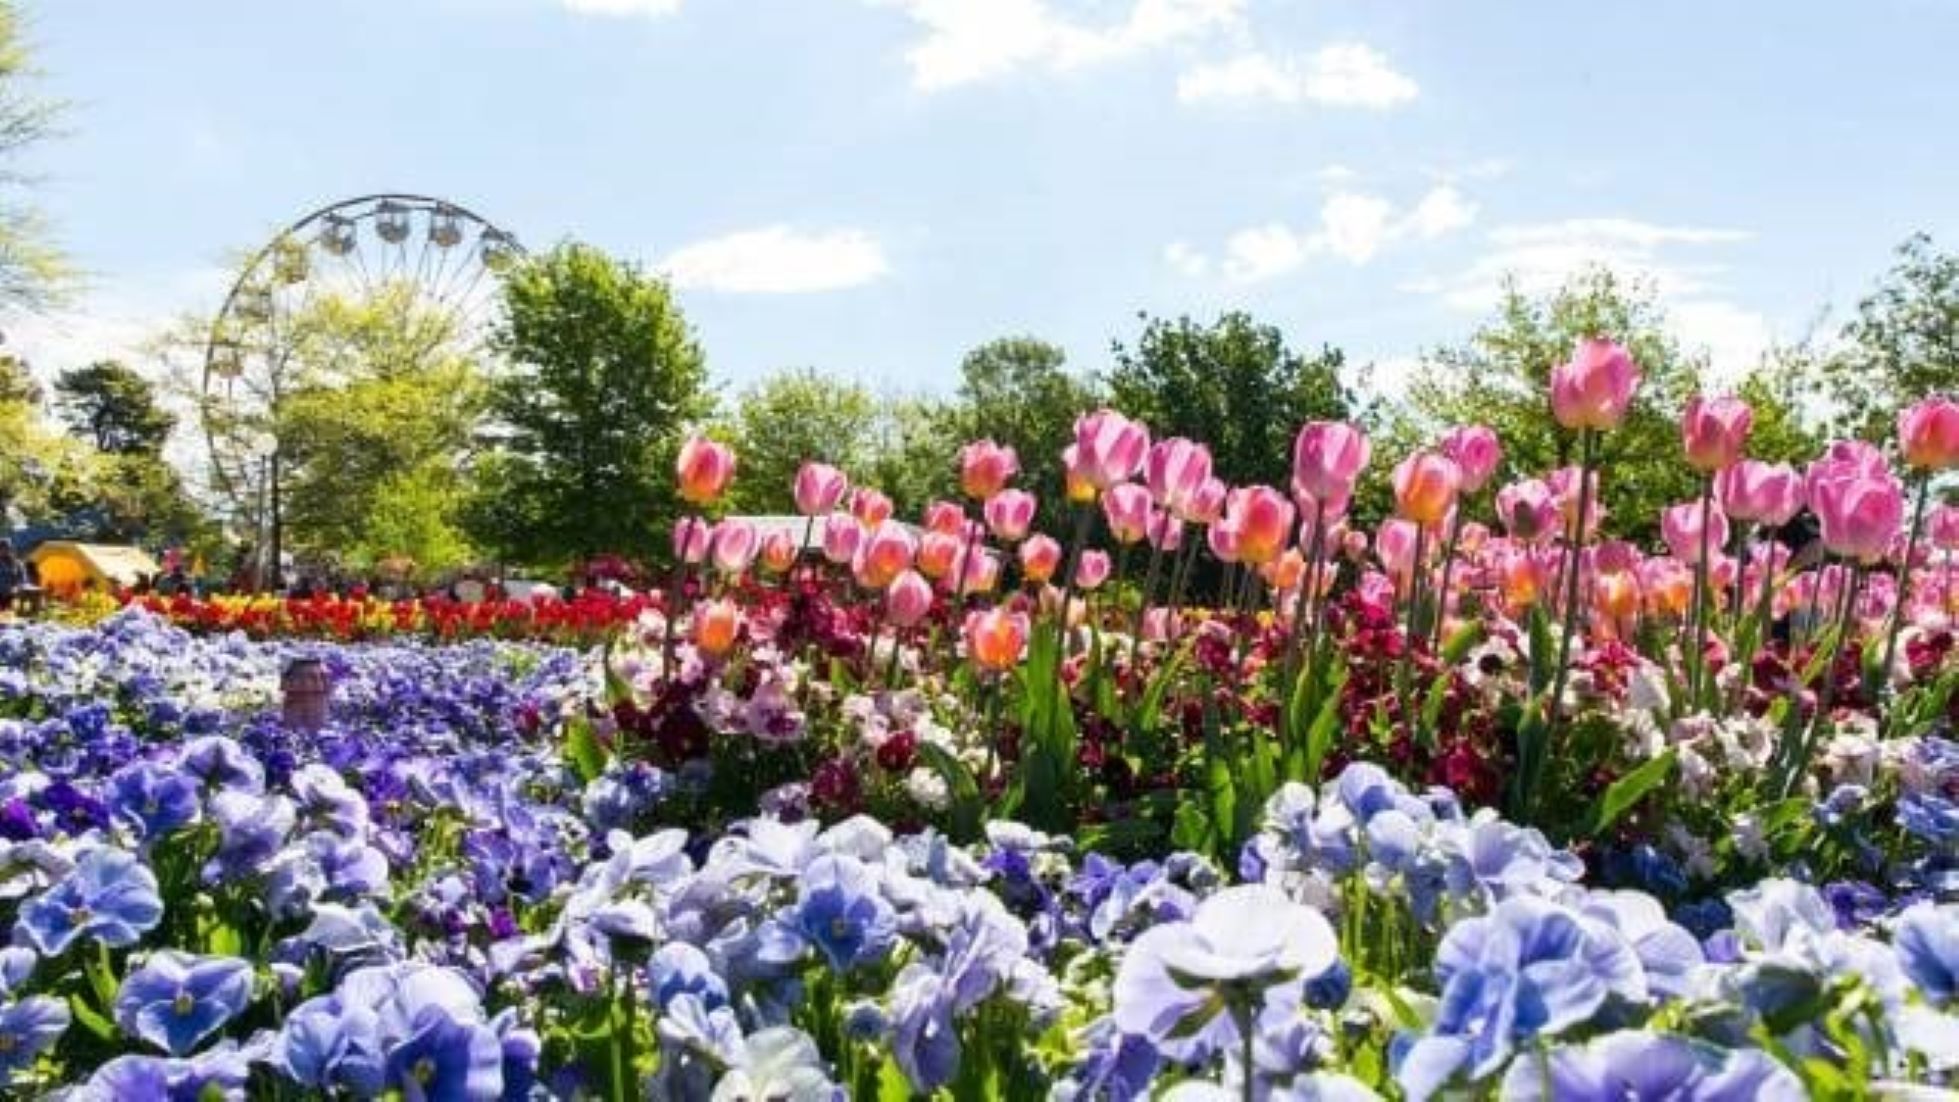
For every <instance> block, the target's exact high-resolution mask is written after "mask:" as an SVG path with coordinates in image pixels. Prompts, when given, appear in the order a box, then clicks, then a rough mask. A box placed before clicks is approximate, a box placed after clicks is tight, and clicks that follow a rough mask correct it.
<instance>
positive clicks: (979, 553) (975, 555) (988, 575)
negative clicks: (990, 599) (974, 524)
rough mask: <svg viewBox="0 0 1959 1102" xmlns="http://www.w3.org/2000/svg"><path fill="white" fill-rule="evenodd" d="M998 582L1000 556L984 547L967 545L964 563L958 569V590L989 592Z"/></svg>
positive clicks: (961, 591)
mask: <svg viewBox="0 0 1959 1102" xmlns="http://www.w3.org/2000/svg"><path fill="white" fill-rule="evenodd" d="M999 584H1000V557H999V556H998V555H995V554H994V553H993V552H991V551H988V550H987V549H986V548H984V547H979V546H976V545H975V546H969V547H967V548H966V564H965V566H964V567H963V568H961V570H960V571H959V592H960V593H961V594H971V593H991V592H993V588H994V587H995V586H997V585H999Z"/></svg>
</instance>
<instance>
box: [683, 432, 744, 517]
mask: <svg viewBox="0 0 1959 1102" xmlns="http://www.w3.org/2000/svg"><path fill="white" fill-rule="evenodd" d="M674 475H675V477H676V479H677V481H678V482H679V485H680V496H681V497H682V498H683V499H685V500H686V501H688V502H690V503H692V504H694V505H712V504H713V503H714V502H715V500H716V499H718V498H720V496H721V494H722V492H723V491H725V490H726V489H727V488H728V483H730V482H732V481H734V477H735V452H734V449H732V448H730V447H728V445H726V444H721V443H717V442H715V441H713V440H709V439H708V438H707V437H705V436H692V437H689V438H688V439H687V442H686V443H685V444H682V445H681V446H680V455H679V456H678V457H677V458H676V459H675V460H674Z"/></svg>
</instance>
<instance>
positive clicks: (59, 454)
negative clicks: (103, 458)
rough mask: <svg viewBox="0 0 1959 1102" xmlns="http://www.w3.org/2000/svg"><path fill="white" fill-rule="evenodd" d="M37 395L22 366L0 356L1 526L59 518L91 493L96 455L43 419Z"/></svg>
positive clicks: (96, 471)
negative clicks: (10, 520) (15, 521)
mask: <svg viewBox="0 0 1959 1102" xmlns="http://www.w3.org/2000/svg"><path fill="white" fill-rule="evenodd" d="M40 397H41V389H40V386H39V385H38V384H37V383H36V382H35V381H34V376H33V375H32V374H31V373H30V372H29V371H28V370H27V365H26V364H24V363H22V362H21V361H20V360H18V359H15V358H14V357H12V356H0V527H7V526H9V525H8V523H7V522H8V520H9V518H15V519H19V520H23V521H37V520H47V519H50V518H53V517H57V516H60V515H62V514H65V513H68V512H70V511H72V510H74V509H76V508H78V507H80V506H82V505H84V504H87V503H88V501H89V500H90V499H91V498H92V497H93V496H94V494H95V489H96V486H97V484H98V482H97V479H98V476H99V474H100V463H99V460H98V457H97V456H96V455H95V454H94V452H93V451H91V450H90V449H89V448H88V447H87V446H86V445H83V444H81V443H79V442H78V441H75V440H72V439H70V438H68V437H67V436H64V435H62V434H61V433H60V432H57V431H55V430H54V428H53V427H51V426H49V425H48V424H47V423H46V420H45V419H44V418H43V417H42V416H41V409H40V404H39V403H40Z"/></svg>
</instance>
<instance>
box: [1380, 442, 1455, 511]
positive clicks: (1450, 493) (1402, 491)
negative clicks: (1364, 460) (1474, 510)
mask: <svg viewBox="0 0 1959 1102" xmlns="http://www.w3.org/2000/svg"><path fill="white" fill-rule="evenodd" d="M1461 486H1462V469H1461V468H1459V467H1457V466H1456V463H1455V460H1453V459H1449V458H1448V457H1446V456H1443V455H1441V454H1440V453H1438V452H1416V453H1415V454H1413V455H1411V456H1409V457H1408V458H1406V459H1404V460H1402V461H1401V462H1399V463H1397V464H1395V467H1394V506H1395V512H1397V513H1399V514H1400V515H1401V516H1402V517H1403V518H1405V519H1407V520H1412V521H1414V522H1415V523H1417V524H1421V525H1425V526H1427V527H1430V528H1433V527H1435V526H1437V525H1439V524H1441V523H1442V520H1443V518H1445V517H1447V516H1448V515H1449V510H1450V509H1452V508H1454V507H1455V504H1456V491H1457V490H1458V489H1460V488H1461Z"/></svg>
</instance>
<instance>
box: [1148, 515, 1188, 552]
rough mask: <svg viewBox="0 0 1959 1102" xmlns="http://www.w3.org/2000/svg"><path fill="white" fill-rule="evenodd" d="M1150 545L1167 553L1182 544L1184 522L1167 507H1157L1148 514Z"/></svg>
mask: <svg viewBox="0 0 1959 1102" xmlns="http://www.w3.org/2000/svg"><path fill="white" fill-rule="evenodd" d="M1148 535H1149V541H1150V546H1151V547H1153V548H1155V549H1156V550H1157V551H1159V552H1163V553H1165V554H1168V553H1169V552H1171V551H1175V550H1177V549H1178V548H1180V547H1182V546H1183V544H1184V522H1183V520H1182V518H1180V517H1178V516H1177V514H1175V513H1173V512H1171V511H1170V510H1168V509H1158V510H1157V511H1156V512H1154V513H1151V514H1150V525H1149V532H1148Z"/></svg>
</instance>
